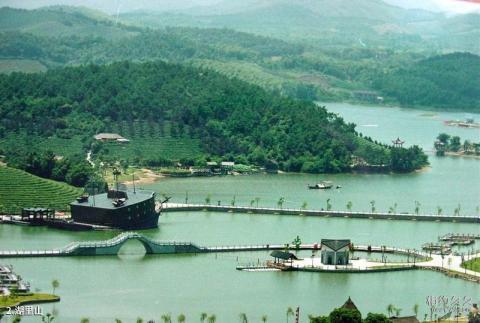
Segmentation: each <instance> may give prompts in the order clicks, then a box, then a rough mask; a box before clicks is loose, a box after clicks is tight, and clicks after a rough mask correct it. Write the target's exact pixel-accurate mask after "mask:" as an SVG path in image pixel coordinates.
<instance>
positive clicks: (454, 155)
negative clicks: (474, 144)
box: [445, 151, 480, 159]
mask: <svg viewBox="0 0 480 323" xmlns="http://www.w3.org/2000/svg"><path fill="white" fill-rule="evenodd" d="M445 156H448V157H458V158H471V159H472V158H473V159H480V156H479V155H466V154H462V153H457V152H453V151H446V152H445Z"/></svg>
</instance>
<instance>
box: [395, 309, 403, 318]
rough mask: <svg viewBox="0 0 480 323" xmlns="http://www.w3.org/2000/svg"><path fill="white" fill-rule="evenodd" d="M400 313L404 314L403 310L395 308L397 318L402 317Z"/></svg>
mask: <svg viewBox="0 0 480 323" xmlns="http://www.w3.org/2000/svg"><path fill="white" fill-rule="evenodd" d="M400 312H402V309H401V308H398V307H396V308H395V315H396V316H397V317H398V316H400Z"/></svg>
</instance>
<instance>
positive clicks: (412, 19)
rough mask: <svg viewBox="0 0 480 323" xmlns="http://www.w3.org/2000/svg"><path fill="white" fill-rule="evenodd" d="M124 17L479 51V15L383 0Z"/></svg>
mask: <svg viewBox="0 0 480 323" xmlns="http://www.w3.org/2000/svg"><path fill="white" fill-rule="evenodd" d="M121 17H122V18H123V20H124V21H127V22H129V23H134V24H143V25H145V26H149V27H164V26H188V27H202V28H205V27H208V28H212V27H213V28H225V27H226V28H232V29H235V30H240V31H245V32H250V33H255V34H259V35H264V36H272V37H277V38H282V39H288V40H295V41H302V42H309V43H321V44H322V46H324V47H325V46H327V47H335V48H339V47H340V48H345V47H348V48H350V47H352V46H354V47H365V48H376V47H383V48H391V49H399V48H400V49H413V50H418V49H423V50H425V49H427V50H441V51H444V50H446V51H471V52H474V53H477V54H479V53H480V44H479V42H478V41H477V40H478V34H479V32H480V24H479V23H478V22H479V19H480V15H478V14H471V15H458V16H453V17H448V16H445V15H443V14H441V13H434V12H429V11H424V10H407V9H403V8H400V7H396V6H392V5H389V4H387V3H385V2H384V1H381V0H355V1H352V0H336V1H330V0H316V1H311V0H297V1H295V2H292V1H290V0H261V1H258V0H247V1H230V0H224V1H220V2H219V3H216V4H214V5H211V6H207V7H205V6H203V7H200V6H199V7H195V8H191V9H186V10H175V11H170V12H158V11H157V12H155V11H143V12H142V11H138V10H137V11H134V12H127V13H125V14H123V15H121Z"/></svg>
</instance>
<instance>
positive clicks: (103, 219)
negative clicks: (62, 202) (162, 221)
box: [70, 190, 160, 230]
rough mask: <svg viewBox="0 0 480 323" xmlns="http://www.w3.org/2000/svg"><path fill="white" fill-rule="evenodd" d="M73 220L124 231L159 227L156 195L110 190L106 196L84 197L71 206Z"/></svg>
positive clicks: (104, 194) (153, 193)
mask: <svg viewBox="0 0 480 323" xmlns="http://www.w3.org/2000/svg"><path fill="white" fill-rule="evenodd" d="M70 209H71V212H72V219H73V221H74V222H77V223H82V224H92V225H101V226H108V227H113V228H119V229H123V230H134V229H151V228H156V227H158V217H159V215H160V214H159V212H157V211H156V210H155V192H150V191H138V190H137V191H120V190H109V191H108V192H107V193H102V194H97V195H90V196H82V197H80V198H78V199H77V200H76V201H74V202H72V203H70Z"/></svg>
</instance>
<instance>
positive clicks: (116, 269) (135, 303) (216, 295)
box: [0, 103, 480, 323]
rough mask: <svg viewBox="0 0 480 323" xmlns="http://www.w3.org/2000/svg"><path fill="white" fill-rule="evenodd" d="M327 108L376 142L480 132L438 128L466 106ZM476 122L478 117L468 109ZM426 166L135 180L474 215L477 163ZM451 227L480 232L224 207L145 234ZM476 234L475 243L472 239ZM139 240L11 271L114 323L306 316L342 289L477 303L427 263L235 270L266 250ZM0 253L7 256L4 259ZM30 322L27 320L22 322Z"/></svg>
mask: <svg viewBox="0 0 480 323" xmlns="http://www.w3.org/2000/svg"><path fill="white" fill-rule="evenodd" d="M327 107H328V109H330V110H331V111H333V112H336V113H338V114H340V115H341V116H342V117H343V118H344V119H345V120H347V121H349V122H354V123H356V124H357V129H358V131H360V132H362V133H363V134H364V135H368V136H371V137H372V138H374V139H377V140H379V141H383V142H387V143H388V142H390V141H391V140H393V139H396V138H397V137H400V138H401V139H403V140H405V141H406V145H411V144H417V145H420V146H421V147H423V148H424V149H425V150H426V151H427V152H431V149H432V146H433V141H434V139H435V137H436V136H437V135H438V134H439V133H440V132H447V133H450V134H454V135H459V136H461V137H462V139H470V140H472V141H477V142H478V141H480V138H479V130H478V129H476V130H473V129H461V128H454V127H447V126H445V125H444V124H443V120H449V119H464V118H465V114H463V113H450V112H448V113H447V112H441V113H437V112H425V111H419V110H412V109H400V108H390V107H368V106H358V105H356V106H355V105H349V104H331V103H329V104H328V105H327ZM470 115H471V114H470ZM474 117H475V118H476V119H477V120H478V119H480V116H479V115H475V116H474ZM429 159H430V163H431V167H429V168H427V169H425V170H423V171H421V172H417V173H412V174H401V175H398V174H395V175H393V174H338V175H307V174H279V175H266V174H265V175H263V174H260V175H252V176H224V177H209V178H182V179H174V178H163V179H161V180H160V181H159V182H157V183H154V184H149V185H143V188H145V189H152V190H155V191H156V192H158V193H159V194H167V195H170V196H172V200H173V201H177V202H183V201H185V198H186V197H188V201H189V202H199V203H203V202H205V198H206V197H207V196H210V197H211V200H212V203H218V201H220V203H222V204H230V203H231V201H232V200H233V199H234V200H235V203H236V204H237V205H249V204H250V202H251V201H252V199H255V198H256V197H258V198H260V200H259V205H260V206H275V205H276V203H277V201H278V200H279V198H280V197H284V198H285V200H286V203H285V206H287V207H300V206H301V205H302V204H303V202H307V205H308V206H307V207H308V208H325V207H326V200H327V199H330V201H331V203H332V205H333V209H346V203H347V202H348V201H351V202H352V204H353V207H352V209H353V210H370V207H371V206H370V202H371V201H375V206H376V209H377V210H379V211H386V210H387V209H388V208H389V207H391V206H393V205H395V204H396V205H397V210H398V211H399V212H413V210H414V208H415V201H418V202H420V204H421V206H420V212H422V213H434V212H436V209H437V206H440V207H441V208H442V210H443V213H452V212H453V209H454V208H456V207H457V206H458V205H460V206H461V213H462V214H463V213H464V214H474V213H476V212H477V210H476V209H477V207H478V205H479V204H480V199H479V197H480V160H474V159H463V158H454V157H443V158H439V157H436V156H434V155H433V154H431V153H429ZM319 180H332V181H333V182H334V183H335V184H338V185H341V186H342V188H341V189H338V190H337V189H332V190H327V191H322V190H320V191H319V190H308V189H307V184H309V183H310V184H312V183H315V182H317V181H319ZM449 232H462V233H474V232H479V226H478V225H475V224H460V223H436V222H434V223H429V222H413V221H412V222H410V221H387V220H366V219H344V218H312V217H301V216H278V215H251V214H250V215H249V214H232V213H208V212H190V213H189V212H178V213H166V214H164V215H163V216H162V217H161V218H160V227H159V228H158V229H155V230H148V231H145V232H143V233H144V234H145V235H148V236H149V237H152V238H154V239H158V240H177V241H193V242H195V243H197V244H200V245H222V244H224V245H227V244H256V243H288V242H291V241H292V240H293V239H294V238H295V236H297V235H299V236H300V237H301V239H302V241H303V242H318V241H320V239H322V238H349V239H352V241H353V242H354V243H355V244H367V243H370V244H373V245H375V244H377V245H388V246H398V247H408V248H417V249H418V248H420V246H421V244H423V243H425V242H432V241H436V239H437V238H438V236H439V235H442V234H445V233H449ZM115 234H116V232H79V233H71V232H64V231H56V230H48V229H46V228H33V227H16V226H7V225H4V226H0V245H1V249H42V248H55V247H61V246H63V245H66V244H67V243H69V242H71V241H75V240H88V239H108V238H110V237H112V236H114V235H115ZM479 244H480V242H477V243H476V246H475V247H476V248H477V249H478V248H479ZM143 253H144V250H143V247H142V246H141V245H140V243H138V242H135V241H131V242H128V243H127V244H126V245H124V247H122V249H121V254H120V255H119V256H117V257H83V258H43V259H42V258H38V259H10V260H6V262H7V263H9V264H12V265H13V266H14V268H15V271H16V272H18V273H19V274H20V275H22V276H23V277H24V278H25V280H26V281H29V282H30V283H31V285H32V287H33V288H39V289H41V290H42V291H46V292H48V291H51V288H50V282H51V281H52V279H54V278H56V279H58V280H59V281H60V284H61V286H60V288H59V289H58V293H59V294H60V295H61V297H62V301H61V302H60V303H58V304H55V305H45V306H43V307H44V309H45V311H51V310H52V309H53V307H55V310H56V311H57V312H58V318H57V319H58V320H57V321H58V322H67V323H70V322H79V321H80V318H81V317H89V318H91V322H102V323H103V322H113V321H114V318H116V317H118V318H120V319H122V320H123V322H132V321H134V320H135V319H136V318H137V317H143V318H144V319H155V320H156V321H157V322H159V321H160V316H161V314H164V313H171V314H172V317H174V318H176V316H177V315H178V314H179V313H184V314H185V315H186V316H187V322H198V321H199V317H200V313H201V312H207V313H215V314H216V316H217V322H237V321H238V315H239V313H242V312H245V313H247V316H248V317H249V320H250V321H252V322H259V321H260V317H261V316H262V315H264V314H265V315H268V318H269V319H268V322H284V321H285V319H286V317H285V312H286V309H287V308H288V307H289V306H291V307H296V306H299V307H300V310H301V320H300V321H301V322H308V319H307V316H308V314H316V315H319V314H328V313H329V312H330V311H331V310H332V309H333V308H334V307H338V306H341V305H342V304H343V303H344V302H345V300H346V299H347V298H348V297H349V296H350V297H352V299H353V301H354V302H355V303H356V305H357V306H358V308H359V309H360V310H361V312H362V314H363V315H364V316H366V314H367V313H368V312H370V311H372V312H383V313H385V312H386V307H387V305H388V304H390V303H392V304H394V305H395V306H397V307H400V308H402V315H412V314H413V306H414V305H415V304H419V306H420V318H423V314H425V313H427V312H429V310H428V306H427V305H426V300H427V297H429V296H434V297H438V296H441V295H445V296H448V297H449V298H451V297H459V298H461V299H463V298H464V297H466V298H471V299H473V300H474V301H475V302H477V303H478V302H480V288H479V286H478V285H476V284H473V283H470V282H466V281H463V280H459V279H453V278H448V277H446V276H444V275H443V274H439V273H434V272H429V271H406V272H394V273H371V274H330V273H304V272H293V273H284V272H263V273H261V272H256V273H251V272H240V271H237V270H235V267H236V265H237V264H245V263H253V262H257V261H264V260H266V259H268V258H269V256H268V253H266V252H249V253H236V254H218V255H215V254H208V255H178V256H144V255H143ZM2 262H5V260H3V261H2ZM26 321H27V322H29V321H32V322H34V320H32V319H31V320H26Z"/></svg>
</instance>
